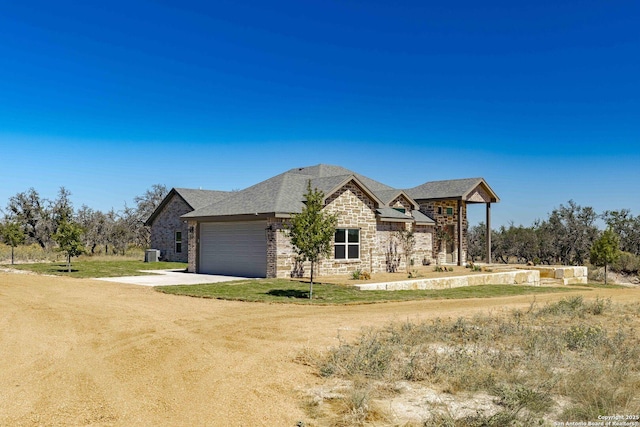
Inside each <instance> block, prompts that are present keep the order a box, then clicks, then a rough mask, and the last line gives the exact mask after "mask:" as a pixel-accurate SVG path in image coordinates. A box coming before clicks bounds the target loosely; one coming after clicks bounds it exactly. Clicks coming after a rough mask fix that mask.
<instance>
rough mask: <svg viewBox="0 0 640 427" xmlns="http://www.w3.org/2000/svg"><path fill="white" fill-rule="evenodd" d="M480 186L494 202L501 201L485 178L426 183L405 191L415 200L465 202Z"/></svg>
mask: <svg viewBox="0 0 640 427" xmlns="http://www.w3.org/2000/svg"><path fill="white" fill-rule="evenodd" d="M478 185H483V186H485V187H486V189H487V190H488V192H489V194H490V195H491V196H492V198H495V199H494V200H492V201H494V202H497V201H498V200H499V199H498V197H497V196H496V195H495V193H494V192H493V190H491V188H490V187H489V185H488V184H487V183H486V182H485V180H484V178H464V179H450V180H446V181H431V182H426V183H424V184H422V185H419V186H417V187H413V188H410V189H408V190H405V191H406V192H407V194H409V196H411V197H412V198H413V199H415V200H423V199H462V200H464V199H465V198H466V197H467V196H468V195H469V193H470V192H471V191H473V190H474V189H475V188H476V187H477V186H478Z"/></svg>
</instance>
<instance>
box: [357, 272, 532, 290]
mask: <svg viewBox="0 0 640 427" xmlns="http://www.w3.org/2000/svg"><path fill="white" fill-rule="evenodd" d="M478 285H527V286H540V272H539V271H536V270H517V271H505V272H501V273H488V274H473V275H469V276H455V277H435V278H429V279H413V280H404V281H401V282H382V283H366V284H362V285H355V287H357V288H358V289H360V290H361V291H408V290H425V289H450V288H460V287H463V286H478Z"/></svg>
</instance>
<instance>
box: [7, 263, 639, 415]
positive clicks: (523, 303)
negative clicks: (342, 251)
mask: <svg viewBox="0 0 640 427" xmlns="http://www.w3.org/2000/svg"><path fill="white" fill-rule="evenodd" d="M578 293H579V294H582V295H585V297H587V298H595V297H596V296H600V297H611V298H612V299H613V300H614V301H619V302H628V301H638V300H640V289H639V288H627V289H615V290H613V289H611V290H602V289H597V290H592V291H576V294H578ZM567 295H568V294H566V293H564V294H549V295H538V296H537V297H536V301H538V302H540V303H543V302H545V301H551V300H557V299H560V298H563V297H566V296H567ZM531 301H532V297H531V296H524V297H509V298H494V299H477V300H474V299H469V300H461V301H452V300H446V301H420V302H403V303H386V304H374V305H358V306H336V307H326V306H325V307H313V306H311V307H310V306H295V305H281V304H271V305H270V304H262V303H241V302H226V301H216V300H206V299H195V298H189V297H178V296H172V295H166V294H161V293H158V292H155V291H154V290H153V289H151V288H148V287H144V286H135V285H124V284H117V283H108V282H100V281H94V280H83V279H66V278H59V277H44V276H36V275H30V274H12V273H2V272H0V425H3V426H4V425H11V426H39V425H46V426H57V425H74V426H75V425H91V426H132V425H133V426H136V425H139V426H143V425H144V426H147V425H155V426H183V425H191V426H247V425H250V426H261V425H262V426H294V425H296V423H297V422H298V421H301V420H302V421H303V420H307V419H308V417H307V416H306V415H305V414H304V412H303V411H302V409H300V407H299V403H298V402H299V397H300V391H299V390H301V389H304V388H308V387H312V386H314V385H316V384H319V383H320V379H319V378H317V377H316V376H315V375H314V373H313V372H312V370H311V368H309V367H306V366H303V365H301V364H299V363H296V362H295V361H294V358H295V357H296V355H297V354H299V353H300V351H301V350H302V349H304V348H305V347H310V348H312V349H324V348H327V347H328V346H332V345H336V344H337V343H338V337H343V338H349V337H352V336H354V335H355V334H356V333H357V332H358V331H359V330H360V329H361V328H362V327H366V326H376V325H382V324H384V323H386V322H388V321H391V320H396V321H403V320H407V319H408V320H418V319H424V318H432V317H458V316H468V315H472V314H473V313H475V312H477V311H483V312H486V311H489V310H491V311H493V312H496V311H499V310H501V309H502V308H505V307H508V308H512V307H517V306H519V307H527V306H528V305H529V304H530V302H531Z"/></svg>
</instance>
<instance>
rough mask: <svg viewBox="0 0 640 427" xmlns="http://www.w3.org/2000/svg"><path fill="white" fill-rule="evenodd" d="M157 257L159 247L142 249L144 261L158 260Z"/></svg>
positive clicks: (158, 255)
mask: <svg viewBox="0 0 640 427" xmlns="http://www.w3.org/2000/svg"><path fill="white" fill-rule="evenodd" d="M159 259H160V250H159V249H147V250H146V251H144V262H158V260H159Z"/></svg>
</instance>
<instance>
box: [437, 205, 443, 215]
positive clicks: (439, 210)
mask: <svg viewBox="0 0 640 427" xmlns="http://www.w3.org/2000/svg"><path fill="white" fill-rule="evenodd" d="M438 215H442V206H438Z"/></svg>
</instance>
